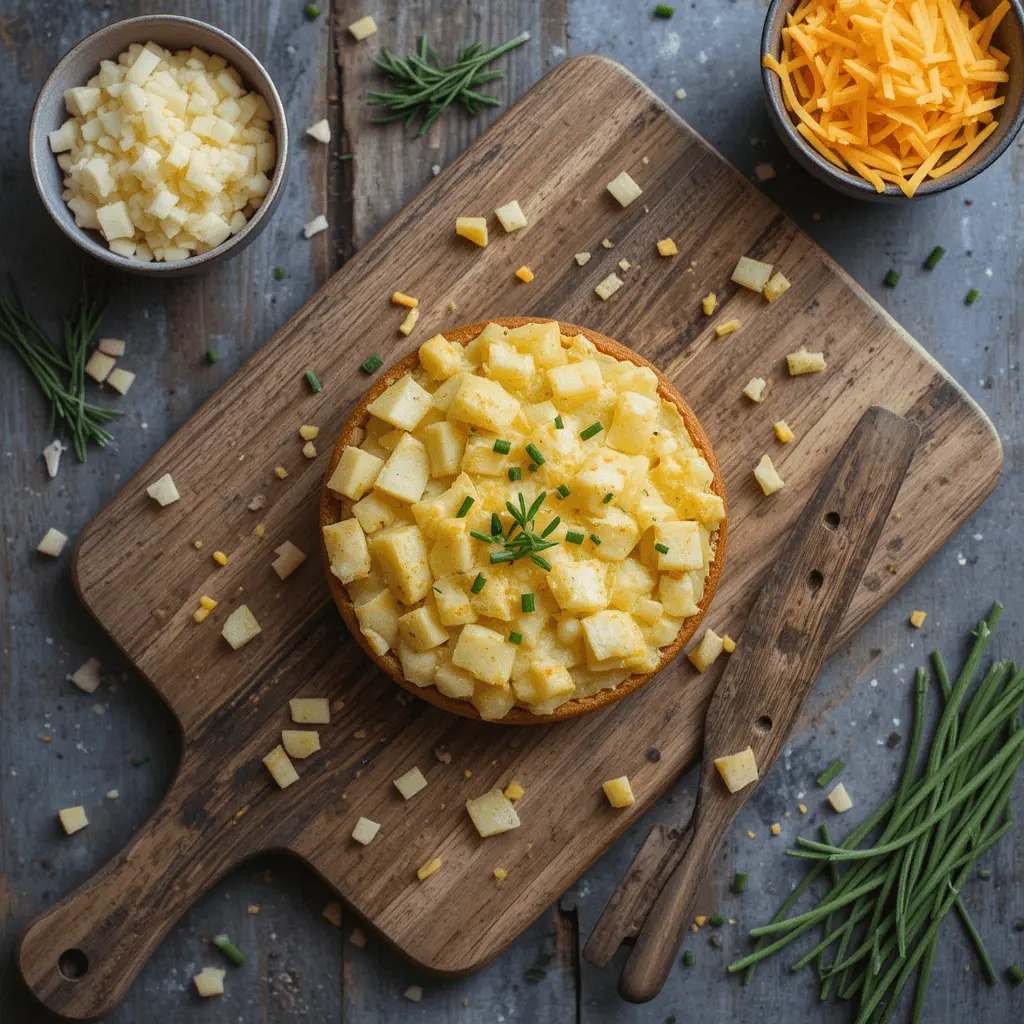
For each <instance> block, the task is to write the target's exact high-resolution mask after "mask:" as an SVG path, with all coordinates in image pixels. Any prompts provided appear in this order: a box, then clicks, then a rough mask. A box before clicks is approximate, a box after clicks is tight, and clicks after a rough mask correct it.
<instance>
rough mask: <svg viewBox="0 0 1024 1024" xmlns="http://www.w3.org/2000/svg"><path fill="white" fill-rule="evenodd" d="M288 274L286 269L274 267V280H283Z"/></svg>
mask: <svg viewBox="0 0 1024 1024" xmlns="http://www.w3.org/2000/svg"><path fill="white" fill-rule="evenodd" d="M287 276H288V271H287V270H285V269H284V267H274V280H275V281H283V280H284V279H285V278H286V277H287Z"/></svg>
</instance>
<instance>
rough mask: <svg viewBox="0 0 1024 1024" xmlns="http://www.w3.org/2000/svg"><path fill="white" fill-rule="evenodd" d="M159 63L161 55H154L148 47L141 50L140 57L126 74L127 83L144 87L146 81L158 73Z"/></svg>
mask: <svg viewBox="0 0 1024 1024" xmlns="http://www.w3.org/2000/svg"><path fill="white" fill-rule="evenodd" d="M159 63H160V55H159V54H157V53H154V52H153V51H152V50H150V49H149V48H148V47H143V48H142V49H141V50H139V53H138V56H137V57H136V58H135V62H134V63H133V64H132V65H131V67H130V68H129V69H128V72H127V73H126V74H125V76H124V80H125V81H126V82H131V83H133V84H134V85H142V84H143V83H144V82H145V81H146V79H147V78H149V76H150V75H151V74H153V72H154V71H156V69H157V66H158V65H159Z"/></svg>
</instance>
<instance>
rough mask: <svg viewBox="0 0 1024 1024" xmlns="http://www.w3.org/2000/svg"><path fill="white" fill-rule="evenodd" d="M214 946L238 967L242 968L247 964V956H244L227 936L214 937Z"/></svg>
mask: <svg viewBox="0 0 1024 1024" xmlns="http://www.w3.org/2000/svg"><path fill="white" fill-rule="evenodd" d="M213 944H214V945H215V946H216V947H217V948H218V949H219V950H220V951H221V952H222V953H223V954H224V955H225V956H226V957H227V958H228V959H229V960H230V961H231V962H232V963H233V964H234V965H235V966H236V967H241V966H242V964H244V963H245V956H244V955H243V954H242V951H241V950H240V949H239V948H238V947H237V946H236V945H235V944H234V943H233V942H232V941H231V940H230V939H229V938H228V937H227V936H226V935H214V937H213Z"/></svg>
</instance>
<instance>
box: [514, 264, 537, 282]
mask: <svg viewBox="0 0 1024 1024" xmlns="http://www.w3.org/2000/svg"><path fill="white" fill-rule="evenodd" d="M516 277H518V278H519V280H520V281H522V282H523V284H529V283H530V282H531V281H532V280H533V277H534V274H533V271H532V270H531V269H530V268H529V267H528V266H526V264H523V266H521V267H520V268H519V269H518V270H517V271H516Z"/></svg>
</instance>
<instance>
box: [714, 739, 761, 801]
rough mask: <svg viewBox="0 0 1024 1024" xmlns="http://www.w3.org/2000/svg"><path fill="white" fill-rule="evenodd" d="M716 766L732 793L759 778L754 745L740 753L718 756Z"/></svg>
mask: <svg viewBox="0 0 1024 1024" xmlns="http://www.w3.org/2000/svg"><path fill="white" fill-rule="evenodd" d="M715 767H716V768H717V769H718V774H719V775H721V776H722V781H723V782H724V783H725V785H726V788H727V789H728V790H729V792H730V793H738V792H739V791H740V790H741V789H743V788H744V787H745V786H749V785H750V784H751V783H752V782H757V780H758V778H759V776H758V774H757V762H756V761H755V760H754V750H753V748H752V747H747V749H746V750H741V751H740V752H739V753H738V754H729V755H728V756H727V757H716V758H715Z"/></svg>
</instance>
